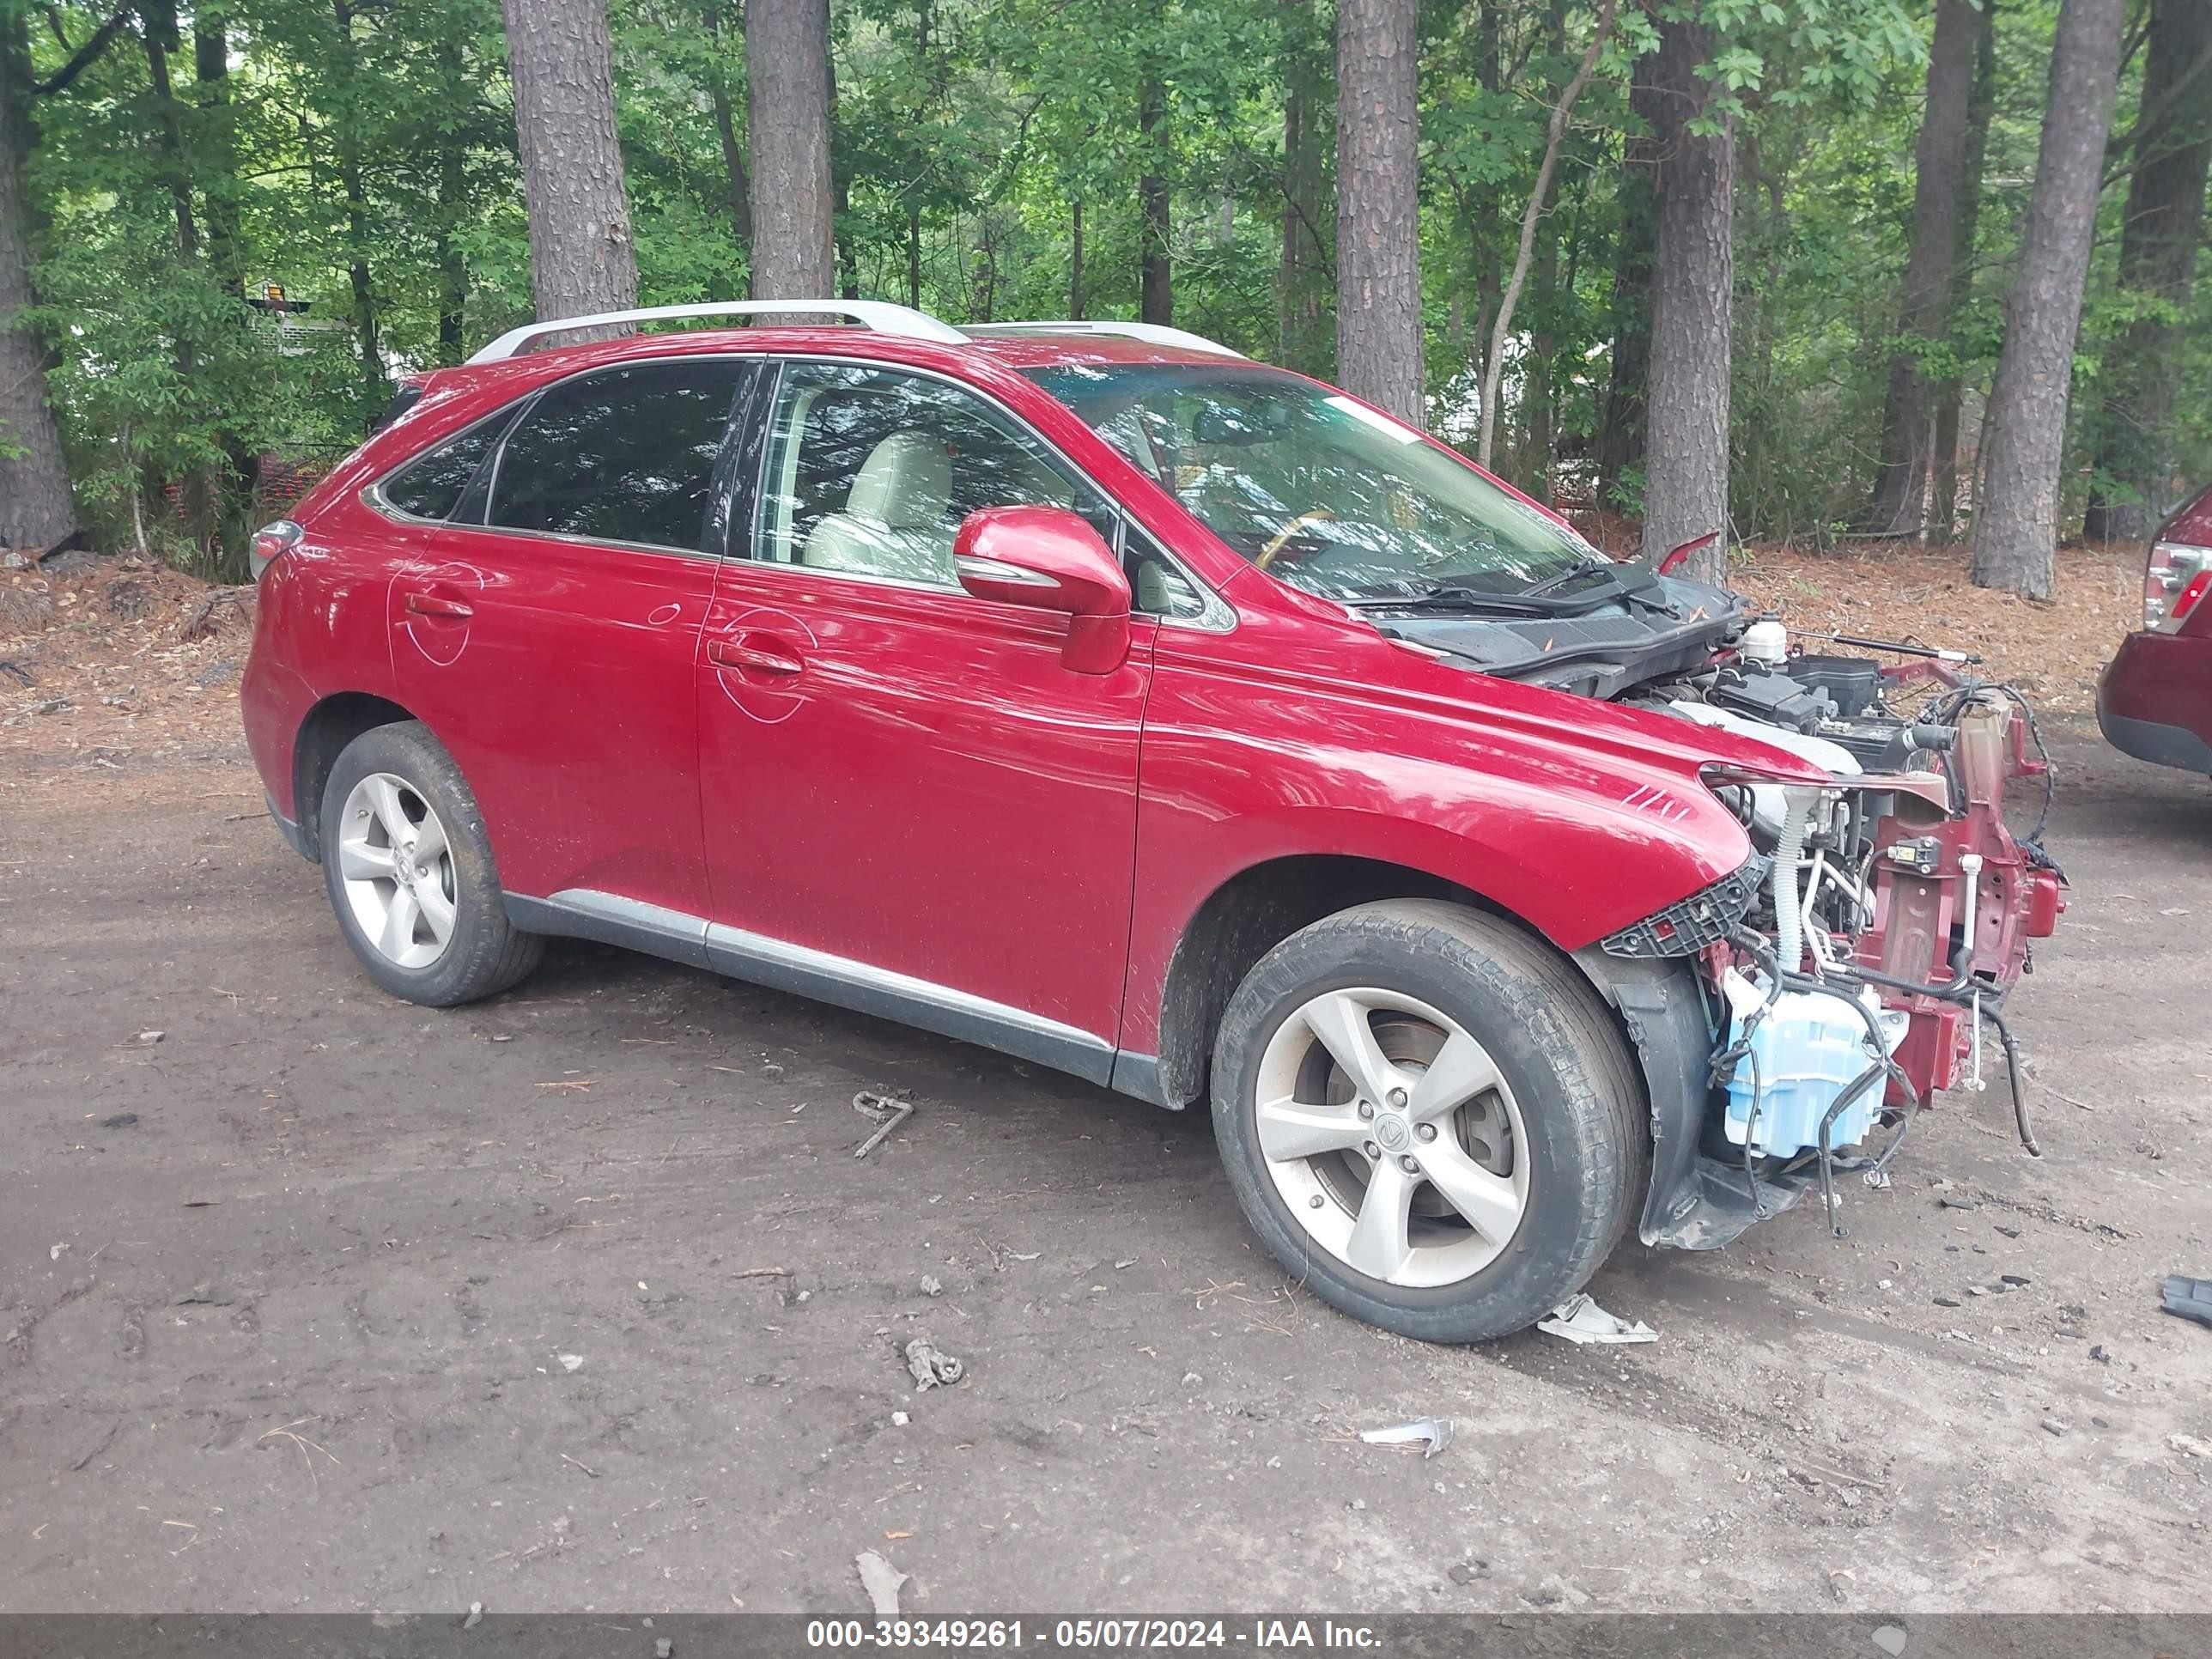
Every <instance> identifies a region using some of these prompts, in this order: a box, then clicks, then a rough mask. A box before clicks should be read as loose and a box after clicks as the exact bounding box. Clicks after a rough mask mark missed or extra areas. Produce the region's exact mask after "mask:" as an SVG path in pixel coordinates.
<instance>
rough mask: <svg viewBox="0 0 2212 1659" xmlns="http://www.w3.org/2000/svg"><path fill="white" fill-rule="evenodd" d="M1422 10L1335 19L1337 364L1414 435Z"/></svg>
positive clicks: (1390, 0) (1392, 2)
mask: <svg viewBox="0 0 2212 1659" xmlns="http://www.w3.org/2000/svg"><path fill="white" fill-rule="evenodd" d="M1419 15H1420V8H1419V3H1418V0H1339V3H1338V5H1337V9H1336V77H1337V78H1336V182H1337V224H1338V233H1337V251H1336V362H1337V374H1338V377H1339V379H1340V380H1341V381H1342V382H1343V385H1344V387H1345V390H1346V391H1347V392H1352V393H1354V394H1356V395H1357V396H1359V397H1362V398H1365V399H1366V400H1367V401H1368V402H1369V403H1371V404H1374V405H1375V406H1376V408H1378V409H1383V410H1389V412H1390V413H1391V414H1393V415H1395V416H1398V417H1399V418H1400V419H1401V420H1405V421H1411V422H1414V423H1415V424H1416V425H1419V424H1421V423H1422V422H1423V419H1424V414H1425V410H1424V400H1423V397H1422V392H1423V383H1422V375H1421V345H1422V342H1421V234H1420V176H1419V140H1420V115H1419V91H1420V78H1419V56H1418V53H1419V40H1418V33H1417V25H1418V23H1419Z"/></svg>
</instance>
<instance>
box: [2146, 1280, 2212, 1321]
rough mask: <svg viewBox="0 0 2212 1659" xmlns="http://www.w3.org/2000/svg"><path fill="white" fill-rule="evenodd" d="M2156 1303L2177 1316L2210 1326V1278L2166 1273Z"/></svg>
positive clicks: (2211, 1290)
mask: <svg viewBox="0 0 2212 1659" xmlns="http://www.w3.org/2000/svg"><path fill="white" fill-rule="evenodd" d="M2158 1305H2159V1306H2160V1308H2162V1309H2164V1310H2166V1312H2167V1313H2170V1314H2172V1315H2174V1316H2177V1317H2179V1318H2182V1319H2187V1320H2193V1321H2194V1322H2196V1323H2197V1324H2199V1325H2203V1326H2207V1327H2212V1279H2191V1278H2190V1277H2188V1276H2187V1275H2186V1274H2185V1273H2168V1274H2167V1275H2166V1283H2165V1285H2163V1286H2162V1287H2161V1288H2160V1293H2159V1304H2158Z"/></svg>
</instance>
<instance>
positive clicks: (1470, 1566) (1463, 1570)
mask: <svg viewBox="0 0 2212 1659" xmlns="http://www.w3.org/2000/svg"><path fill="white" fill-rule="evenodd" d="M1488 1571H1490V1563H1489V1562H1487V1561H1485V1560H1483V1559H1480V1557H1478V1558H1476V1559H1474V1560H1472V1561H1455V1562H1453V1563H1452V1564H1451V1565H1449V1567H1446V1568H1445V1569H1444V1577H1447V1578H1449V1579H1450V1580H1451V1581H1452V1583H1455V1584H1472V1583H1474V1581H1475V1580H1476V1579H1478V1578H1480V1577H1482V1576H1483V1575H1484V1574H1485V1573H1486V1572H1488Z"/></svg>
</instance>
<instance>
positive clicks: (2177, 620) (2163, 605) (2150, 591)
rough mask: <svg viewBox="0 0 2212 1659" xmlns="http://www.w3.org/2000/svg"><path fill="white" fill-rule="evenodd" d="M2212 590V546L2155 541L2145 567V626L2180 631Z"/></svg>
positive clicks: (2174, 632) (2169, 631)
mask: <svg viewBox="0 0 2212 1659" xmlns="http://www.w3.org/2000/svg"><path fill="white" fill-rule="evenodd" d="M2208 592H2212V548H2207V547H2192V546H2191V545H2190V544H2187V543H2186V542H2154V543H2152V544H2151V550H2150V562H2149V564H2148V566H2146V567H2145V568H2144V570H2143V626H2144V627H2145V628H2148V629H2151V630H2152V631H2154V633H2160V634H2179V632H2180V631H2181V624H2182V623H2184V622H2185V621H2187V620H2188V617H2189V613H2190V612H2191V611H2194V610H2195V609H2196V608H2197V605H2199V604H2201V603H2202V602H2203V599H2204V596H2205V595H2206V594H2207V593H2208Z"/></svg>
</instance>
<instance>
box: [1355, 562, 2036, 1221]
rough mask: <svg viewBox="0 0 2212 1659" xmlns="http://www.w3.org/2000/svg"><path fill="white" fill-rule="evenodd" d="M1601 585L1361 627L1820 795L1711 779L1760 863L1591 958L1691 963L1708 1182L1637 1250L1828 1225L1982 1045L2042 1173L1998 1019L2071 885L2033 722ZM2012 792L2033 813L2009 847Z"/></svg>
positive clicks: (1979, 1078) (1714, 598)
mask: <svg viewBox="0 0 2212 1659" xmlns="http://www.w3.org/2000/svg"><path fill="white" fill-rule="evenodd" d="M1606 574H1607V576H1609V577H1610V578H1611V580H1610V581H1609V582H1608V583H1607V587H1608V588H1609V589H1610V590H1611V591H1610V592H1604V593H1601V594H1594V595H1592V596H1591V597H1592V598H1593V599H1595V601H1596V603H1595V604H1594V605H1585V606H1578V607H1574V608H1572V609H1571V610H1570V609H1569V607H1566V606H1560V607H1559V608H1558V609H1557V610H1554V609H1553V607H1550V606H1547V607H1545V608H1544V611H1545V614H1536V615H1529V616H1525V617H1523V616H1516V615H1512V614H1501V615H1495V616H1474V615H1467V614H1460V615H1453V616H1449V617H1431V616H1408V617H1405V618H1403V619H1400V618H1395V617H1393V618H1389V619H1388V620H1386V619H1385V618H1383V617H1376V616H1373V615H1371V614H1370V620H1371V621H1374V622H1375V623H1376V625H1377V626H1379V627H1381V628H1383V630H1384V631H1385V632H1386V633H1389V634H1391V635H1394V636H1395V637H1399V638H1401V639H1403V640H1404V641H1406V642H1407V643H1408V644H1411V645H1414V646H1416V647H1419V648H1425V649H1428V650H1431V651H1434V652H1436V653H1437V654H1439V655H1443V656H1450V657H1457V658H1461V659H1466V660H1468V661H1470V662H1471V663H1474V664H1479V665H1480V666H1481V667H1483V668H1484V669H1485V670H1486V671H1488V672H1491V673H1492V674H1496V675H1499V676H1501V677H1503V678H1510V679H1516V680H1522V681H1526V682H1530V683H1534V684H1544V685H1547V686H1551V687H1553V688H1554V689H1557V690H1568V691H1574V692H1579V693H1581V694H1583V695H1585V696H1596V697H1600V698H1602V699H1604V700H1606V701H1609V702H1620V703H1622V704H1624V705H1626V706H1630V707H1634V708H1644V709H1648V710H1651V711H1654V712H1657V713H1662V714H1669V715H1672V716H1674V717H1676V718H1679V719H1681V720H1692V721H1696V722H1699V723H1701V724H1705V725H1709V726H1719V727H1723V728H1725V729H1727V730H1729V731H1731V732H1736V733H1739V734H1741V735H1743V736H1747V737H1751V738H1757V739H1759V740H1760V741H1762V742H1764V743H1766V744H1772V745H1774V746H1776V747H1778V748H1782V749H1785V750H1790V752H1791V753H1793V754H1795V755H1796V756H1798V757H1801V758H1802V759H1804V760H1806V761H1808V762H1810V763H1813V764H1814V766H1816V767H1818V768H1819V769H1821V770H1823V771H1825V772H1826V773H1827V774H1828V775H1829V776H1830V777H1831V779H1832V784H1829V785H1826V786H1819V785H1811V784H1800V783H1785V782H1783V781H1776V780H1771V779H1763V778H1761V777H1759V776H1758V775H1756V774H1755V773H1751V772H1747V773H1744V774H1741V775H1737V774H1733V773H1727V772H1720V771H1715V772H1709V773H1708V775H1707V777H1706V781H1707V785H1708V787H1710V788H1711V790H1712V791H1713V793H1714V794H1715V795H1716V796H1717V797H1718V798H1719V799H1721V800H1722V801H1723V803H1725V804H1726V805H1728V806H1729V808H1730V810H1732V811H1734V812H1735V814H1736V816H1737V817H1739V818H1740V819H1741V821H1742V823H1744V826H1745V828H1746V829H1747V832H1748V834H1749V836H1750V840H1751V843H1752V846H1753V848H1754V849H1755V851H1754V853H1753V857H1752V858H1751V860H1749V861H1748V862H1747V864H1745V865H1744V866H1743V867H1742V868H1741V869H1739V870H1737V871H1735V872H1733V873H1732V874H1730V875H1729V876H1728V877H1726V878H1723V880H1721V881H1720V882H1718V883H1716V884H1714V885H1712V886H1711V887H1709V888H1707V889H1705V890H1704V891H1702V892H1699V893H1697V894H1694V895H1692V896H1691V897H1689V898H1687V899H1685V900H1683V901H1681V902H1678V903H1676V904H1674V905H1672V906H1669V907H1668V908H1667V909H1665V910H1663V911H1661V912H1659V913H1658V914H1657V915H1652V916H1650V917H1647V918H1645V919H1644V920H1643V921H1639V922H1638V923H1637V924H1635V925H1634V926H1632V927H1627V928H1624V929H1622V930H1621V931H1620V933H1616V934H1614V935H1613V937H1611V938H1609V939H1606V940H1605V941H1604V946H1603V948H1604V951H1606V953H1607V955H1608V956H1609V957H1613V958H1616V959H1625V960H1627V961H1636V962H1644V963H1655V964H1656V963H1665V962H1668V961H1670V960H1671V961H1674V962H1677V963H1687V964H1690V965H1692V967H1693V969H1694V971H1695V974H1696V975H1697V979H1698V982H1699V987H1700V994H1701V996H1702V997H1703V999H1704V1022H1703V1024H1704V1033H1705V1040H1706V1041H1707V1042H1708V1043H1709V1051H1708V1053H1707V1054H1706V1055H1705V1066H1706V1077H1705V1091H1704V1102H1705V1109H1704V1114H1703V1121H1702V1125H1701V1128H1700V1133H1699V1144H1698V1147H1697V1164H1698V1165H1699V1166H1700V1167H1699V1168H1698V1169H1696V1170H1690V1169H1687V1168H1686V1167H1685V1169H1684V1173H1683V1180H1684V1182H1685V1184H1686V1187H1689V1186H1692V1185H1695V1184H1697V1183H1699V1182H1701V1184H1702V1187H1703V1189H1704V1193H1705V1200H1706V1201H1705V1202H1704V1203H1703V1204H1702V1205H1699V1204H1693V1203H1692V1202H1691V1201H1690V1199H1689V1198H1687V1197H1686V1198H1684V1199H1683V1200H1682V1201H1681V1202H1680V1204H1678V1205H1677V1206H1676V1215H1675V1217H1674V1220H1675V1221H1677V1222H1679V1223H1680V1225H1675V1226H1673V1227H1671V1228H1670V1227H1668V1226H1665V1225H1662V1226H1658V1227H1656V1228H1655V1227H1654V1226H1652V1225H1647V1226H1646V1229H1645V1234H1646V1237H1647V1240H1648V1241H1649V1242H1654V1243H1674V1244H1680V1245H1683V1246H1686V1247H1687V1248H1712V1247H1714V1246H1716V1245H1717V1244H1720V1243H1726V1242H1727V1240H1728V1239H1729V1238H1731V1237H1735V1234H1736V1233H1737V1232H1740V1231H1741V1229H1742V1227H1743V1226H1745V1225H1749V1224H1750V1222H1751V1221H1753V1220H1756V1219H1758V1218H1761V1217H1764V1216H1765V1215H1768V1214H1771V1213H1773V1212H1775V1211H1776V1210H1778V1209H1779V1208H1782V1207H1785V1206H1787V1205H1788V1204H1790V1202H1793V1201H1794V1200H1796V1197H1797V1196H1798V1195H1799V1194H1800V1193H1801V1192H1802V1191H1803V1190H1804V1189H1806V1188H1808V1186H1810V1185H1811V1184H1812V1183H1814V1182H1818V1185H1819V1188H1820V1192H1821V1193H1822V1194H1823V1198H1824V1200H1825V1202H1826V1206H1827V1210H1828V1214H1829V1219H1830V1223H1831V1225H1837V1216H1838V1200H1837V1196H1836V1188H1835V1182H1836V1178H1837V1176H1838V1174H1839V1173H1843V1172H1848V1171H1857V1172H1859V1173H1862V1174H1863V1175H1864V1176H1866V1178H1867V1179H1868V1180H1869V1182H1873V1183H1874V1184H1876V1185H1880V1184H1881V1183H1882V1182H1884V1181H1886V1179H1887V1170H1888V1167H1889V1164H1890V1161H1891V1160H1892V1158H1894V1157H1895V1155H1896V1153H1897V1152H1898V1150H1899V1147H1900V1146H1902V1145H1903V1143H1904V1140H1905V1135H1906V1133H1907V1132H1908V1130H1909V1128H1910V1127H1911V1118H1912V1115H1913V1113H1914V1112H1915V1110H1916V1109H1918V1108H1920V1107H1923V1106H1925V1105H1927V1104H1929V1103H1930V1101H1931V1098H1932V1097H1933V1096H1935V1095H1936V1093H1937V1092H1939V1091H1943V1090H1948V1089H1952V1088H1955V1087H1959V1086H1961V1085H1965V1086H1967V1087H1970V1088H1975V1089H1978V1088H1981V1087H1983V1086H1984V1081H1985V1076H1984V1072H1985V1067H1984V1045H1985V1043H1990V1042H1993V1043H1994V1045H1996V1047H1999V1048H2002V1050H2003V1052H2004V1053H2005V1054H2006V1056H2007V1059H2008V1064H2007V1065H2006V1066H2005V1068H2004V1070H2005V1075H2006V1079H2007V1082H2008V1085H2009V1088H2010V1090H2011V1092H2012V1097H2013V1103H2014V1108H2015V1118H2016V1121H2017V1123H2018V1126H2019V1129H2020V1134H2021V1140H2022V1143H2023V1144H2024V1145H2025V1146H2026V1147H2027V1150H2028V1151H2029V1152H2031V1153H2038V1152H2039V1149H2038V1148H2037V1146H2036V1144H2035V1139H2034V1136H2033V1132H2032V1130H2031V1128H2030V1126H2029V1121H2028V1114H2027V1103H2026V1100H2025V1098H2024V1097H2023V1095H2022V1091H2021V1077H2020V1073H2019V1068H2018V1066H2017V1065H2015V1064H2012V1063H2010V1062H2011V1061H2012V1060H2014V1059H2015V1045H2014V1042H2013V1037H2012V1034H2011V1031H2010V1029H2009V1028H2008V1026H2007V1024H2005V1021H2004V1016H2003V1005H2004V1000H2005V997H2006V994H2007V993H2008V992H2009V990H2010V989H2011V987H2013V985H2014V984H2015V983H2016V982H2017V981H2018V980H2019V979H2020V977H2021V975H2023V974H2024V973H2026V972H2027V971H2029V969H2030V965H2031V964H2030V957H2029V951H2030V942H2031V941H2032V940H2033V939H2039V938H2044V937H2046V936H2048V935H2049V934H2051V933H2052V932H2054V931H2055V928H2056V925H2057V917H2058V915H2059V913H2060V912H2061V911H2062V910H2063V908H2064V901H2063V897H2062V896H2061V888H2062V886H2063V881H2064V878H2063V873H2062V872H2060V871H2059V869H2058V867H2057V865H2056V864H2055V863H2054V862H2053V861H2052V860H2051V859H2050V858H2049V856H2048V855H2047V854H2045V853H2044V851H2043V849H2042V847H2041V844H2040V837H2041V835H2042V832H2043V828H2044V823H2045V817H2046V816H2047V814H2048V811H2049V806H2050V792H2051V765H2050V762H2049V759H2048V757H2047V755H2046V754H2045V751H2044V748H2043V744H2042V739H2041V736H2040V733H2039V731H2038V729H2037V726H2036V722H2035V716H2034V713H2033V709H2032V708H2030V707H2029V706H2028V703H2027V700H2026V699H2025V698H2024V697H2022V696H2021V694H2020V693H2019V692H2018V691H2017V690H2015V689H2014V688H2012V687H2010V686H2008V685H2004V684H1998V683H1996V682H1992V681H1986V680H1984V679H1981V678H1978V677H1976V676H1975V675H1974V674H1973V673H1972V667H1973V659H1971V658H1968V657H1966V656H1965V655H1964V654H1963V653H1957V652H1951V651H1945V650H1942V649H1939V648H1936V647H1928V646H1923V645H1920V644H1918V643H1917V642H1911V641H1873V640H1857V639H1850V638H1845V639H1844V640H1841V641H1837V640H1835V639H1834V638H1833V636H1831V638H1830V639H1828V640H1824V641H1819V642H1818V644H1819V647H1820V648H1817V649H1811V650H1808V649H1804V648H1802V647H1801V646H1797V645H1793V642H1792V641H1790V638H1789V635H1788V634H1787V633H1786V631H1785V630H1784V627H1783V625H1782V624H1781V623H1780V622H1779V621H1778V620H1776V619H1773V618H1771V617H1753V616H1752V615H1751V614H1749V613H1747V611H1745V610H1744V608H1743V606H1742V605H1741V602H1740V601H1739V600H1738V599H1735V596H1734V595H1732V594H1730V593H1729V592H1726V591H1725V590H1723V589H1720V588H1717V587H1713V586H1707V585H1705V584H1703V583H1697V582H1690V581H1685V580H1676V579H1674V578H1671V577H1664V576H1658V575H1655V574H1650V573H1649V572H1646V571H1643V570H1640V569H1637V568H1632V567H1618V566H1616V567H1613V568H1611V569H1610V570H1608V571H1607V573H1606ZM1838 645H1842V646H1857V647H1861V648H1862V649H1861V650H1860V651H1850V650H1845V649H1838V648H1834V647H1836V646H1838ZM1868 651H1879V652H1881V653H1883V654H1882V655H1875V654H1866V652H1868ZM1883 656H1888V657H1891V658H1897V659H1902V660H1899V661H1892V662H1885V661H1884V660H1883ZM2015 783H2025V784H2027V785H2029V786H2031V787H2034V788H2035V789H2037V790H2038V791H2039V796H2040V808H2039V810H2036V811H2035V817H2034V820H2033V827H2032V828H2029V829H2026V830H2025V831H2024V832H2021V833H2018V834H2015V831H2014V830H2013V829H2011V828H2009V827H2008V823H2007V821H2006V817H2005V806H2006V801H2005V791H2006V788H2007V787H2008V785H2012V784H2015ZM2031 810H2034V809H2031ZM1686 1086H1688V1085H1687V1084H1686ZM1693 1176H1694V1177H1695V1181H1694V1182H1693V1181H1692V1177H1693ZM1655 1186H1656V1182H1655ZM1716 1195H1718V1196H1720V1197H1722V1198H1723V1199H1724V1200H1725V1202H1724V1203H1723V1204H1722V1205H1721V1206H1719V1208H1720V1209H1723V1210H1725V1211H1726V1212H1727V1215H1726V1216H1721V1217H1719V1218H1717V1216H1716V1206H1715V1205H1714V1204H1713V1203H1712V1202H1711V1200H1712V1199H1713V1198H1714V1197H1715V1196H1716ZM1660 1196H1661V1195H1660V1194H1658V1193H1657V1192H1656V1190H1655V1194H1654V1197H1655V1200H1657V1199H1658V1198H1659V1197H1660ZM1729 1216H1732V1217H1734V1219H1733V1220H1729V1218H1728V1217H1729ZM1838 1231H1840V1229H1838Z"/></svg>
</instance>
